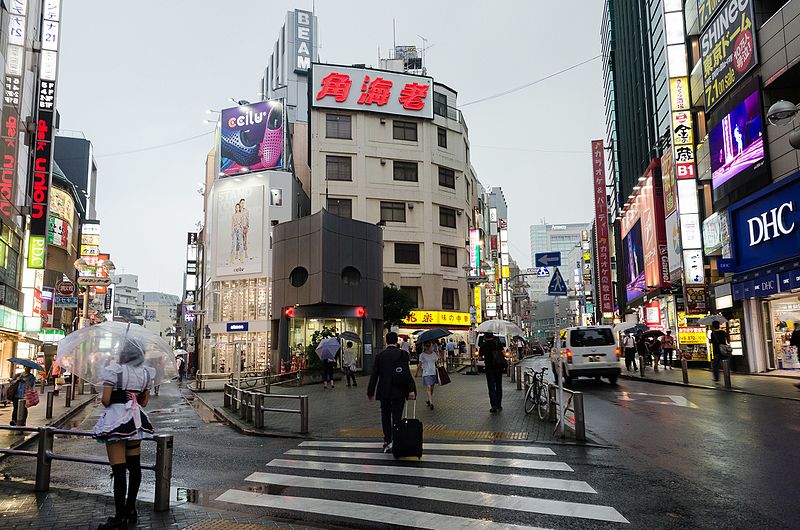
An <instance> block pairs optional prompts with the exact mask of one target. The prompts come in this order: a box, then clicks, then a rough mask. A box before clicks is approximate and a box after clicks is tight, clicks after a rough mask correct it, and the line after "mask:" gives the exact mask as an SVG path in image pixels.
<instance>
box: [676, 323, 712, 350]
mask: <svg viewBox="0 0 800 530" xmlns="http://www.w3.org/2000/svg"><path fill="white" fill-rule="evenodd" d="M678 343H680V344H681V345H685V346H689V345H695V344H703V345H704V344H705V343H706V328H703V327H696V328H690V327H684V328H682V327H679V328H678Z"/></svg>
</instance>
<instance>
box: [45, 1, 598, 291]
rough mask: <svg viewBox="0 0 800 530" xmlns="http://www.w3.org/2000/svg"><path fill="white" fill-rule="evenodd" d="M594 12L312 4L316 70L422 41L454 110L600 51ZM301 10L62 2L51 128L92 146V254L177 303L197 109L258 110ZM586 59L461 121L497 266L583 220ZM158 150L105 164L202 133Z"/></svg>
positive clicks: (591, 73) (189, 214) (590, 117)
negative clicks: (538, 229) (98, 239)
mask: <svg viewBox="0 0 800 530" xmlns="http://www.w3.org/2000/svg"><path fill="white" fill-rule="evenodd" d="M602 5H603V2H602V0H577V1H575V0H562V1H560V2H533V1H516V2H510V1H500V2H495V3H488V4H487V3H486V2H485V1H482V2H478V1H463V0H462V1H457V0H448V1H437V2H435V3H434V2H430V1H429V0H428V1H418V0H409V1H406V2H402V3H401V2H394V3H389V2H372V3H368V2H363V1H355V0H317V2H316V14H317V16H318V17H319V33H320V44H321V45H322V48H321V50H320V58H321V60H322V61H327V62H331V63H367V64H376V63H377V53H378V52H377V51H378V47H379V46H380V48H381V50H385V52H384V55H385V54H386V51H388V49H389V48H390V47H391V45H392V19H393V18H394V19H395V20H396V27H397V44H411V45H417V46H421V44H422V41H421V39H420V38H419V37H418V35H422V36H424V37H425V38H427V39H428V45H429V46H430V49H429V50H428V51H427V67H428V73H429V74H430V75H432V76H433V77H434V78H435V79H436V80H437V81H440V82H443V83H445V84H446V85H448V86H450V87H451V88H453V89H455V90H457V91H458V93H459V102H461V103H466V102H469V101H473V100H476V99H479V98H482V97H485V96H489V95H493V94H497V93H499V92H502V91H504V90H507V89H509V88H513V87H516V86H519V85H523V84H525V83H529V82H531V81H534V80H536V79H539V78H541V77H544V76H547V75H549V74H552V73H554V72H556V71H559V70H562V69H564V68H566V67H569V66H572V65H574V64H576V63H579V62H582V61H584V60H586V59H589V58H591V57H594V56H596V55H598V54H599V53H600V37H599V27H600V18H601V14H602ZM295 8H301V9H310V8H311V1H310V0H297V1H294V2H289V1H273V0H269V1H265V0H249V1H247V0H226V1H224V2H219V1H213V2H212V1H208V0H169V1H164V0H160V1H154V0H144V1H141V2H138V3H137V4H136V6H135V7H134V6H128V8H123V7H121V5H120V4H119V3H117V2H108V1H107V0H106V1H101V0H73V1H69V2H64V13H63V21H64V22H63V25H62V37H61V39H62V40H61V50H62V54H61V63H60V66H59V86H58V109H59V111H60V113H61V127H62V128H64V129H74V130H82V131H84V133H85V134H86V136H87V138H89V139H90V140H91V141H92V142H93V143H94V146H95V154H96V157H97V165H98V175H99V176H98V188H99V190H98V199H97V210H98V216H99V218H100V220H101V226H102V231H103V234H102V247H103V249H104V251H107V252H111V254H112V259H113V260H114V262H115V263H116V265H117V268H118V269H119V270H120V271H122V272H128V273H134V274H138V275H139V286H140V288H141V289H144V290H161V291H165V292H170V293H176V294H177V293H180V291H181V289H182V278H183V269H184V260H185V242H186V232H188V231H191V230H194V227H195V223H196V222H197V221H199V220H200V219H201V218H202V201H201V198H200V196H199V195H198V194H197V192H196V191H195V190H196V189H197V187H198V185H199V183H200V182H202V180H203V172H204V162H205V155H206V153H207V152H208V151H209V150H210V148H211V147H212V142H213V135H212V134H210V131H211V130H212V129H213V126H212V125H209V124H204V123H203V120H204V119H205V118H206V115H205V114H204V111H205V109H208V108H215V109H219V108H221V107H225V106H227V105H228V98H230V97H233V98H237V99H238V98H243V99H249V100H254V99H257V96H256V93H257V91H258V85H259V80H260V79H261V74H262V72H263V69H264V65H265V64H266V61H267V58H268V56H269V51H270V50H271V49H272V45H273V43H274V41H275V39H276V37H277V34H278V31H279V29H280V26H281V24H282V23H283V20H284V17H285V12H286V11H287V10H293V9H295ZM602 91H603V84H602V70H601V63H600V61H599V60H595V61H592V62H590V63H589V64H586V65H584V66H581V67H579V68H576V69H574V70H572V71H570V72H567V73H565V74H563V75H560V76H558V77H555V78H553V79H550V80H547V81H545V82H543V83H540V84H538V85H535V86H533V87H530V88H526V89H524V90H521V91H519V92H516V93H514V94H511V95H507V96H503V97H500V98H497V99H494V100H491V101H487V102H484V103H479V104H475V105H470V106H467V107H466V108H464V109H463V112H464V116H465V118H466V120H467V124H468V126H469V132H470V141H471V143H472V146H473V148H472V163H473V165H474V166H475V169H476V170H477V172H478V176H479V178H480V179H481V181H482V182H483V184H484V185H485V186H501V187H502V188H503V191H504V193H505V197H506V200H507V201H508V203H509V217H510V220H509V230H510V240H511V252H512V256H513V257H514V258H515V259H516V260H517V261H518V262H519V263H520V264H522V265H523V266H529V264H530V256H529V253H530V244H529V226H530V225H531V224H532V223H538V222H539V219H541V218H543V217H544V218H546V219H547V220H548V222H555V223H559V222H564V223H566V222H579V221H589V220H590V219H591V218H592V217H593V215H594V213H593V210H592V197H591V189H592V188H591V156H590V152H589V150H590V141H591V140H592V139H596V138H602V137H603V136H604V134H603V131H604V121H603V120H604V118H603V114H604V112H603V92H602ZM204 131H208V132H209V134H208V135H206V136H204V137H201V138H197V139H195V140H191V141H187V142H183V143H179V144H176V145H173V146H170V147H165V148H162V149H153V150H148V151H143V152H139V153H135V154H127V155H120V154H118V153H121V152H126V151H130V150H135V149H140V148H145V147H150V146H156V145H161V144H167V143H171V142H175V141H177V140H181V139H184V138H188V137H191V136H196V135H200V134H202V133H203V132H204Z"/></svg>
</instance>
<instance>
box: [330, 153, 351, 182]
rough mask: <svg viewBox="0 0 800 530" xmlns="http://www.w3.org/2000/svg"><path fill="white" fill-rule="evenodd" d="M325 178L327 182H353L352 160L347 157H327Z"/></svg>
mask: <svg viewBox="0 0 800 530" xmlns="http://www.w3.org/2000/svg"><path fill="white" fill-rule="evenodd" d="M325 178H326V179H328V180H353V159H352V158H350V157H349V156H334V155H327V156H326V157H325Z"/></svg>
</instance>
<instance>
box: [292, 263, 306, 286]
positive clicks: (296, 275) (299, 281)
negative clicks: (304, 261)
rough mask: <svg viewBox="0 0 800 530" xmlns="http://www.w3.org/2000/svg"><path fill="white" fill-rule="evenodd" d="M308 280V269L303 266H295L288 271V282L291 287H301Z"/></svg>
mask: <svg viewBox="0 0 800 530" xmlns="http://www.w3.org/2000/svg"><path fill="white" fill-rule="evenodd" d="M306 281H308V271H307V270H306V268H305V267H295V268H294V269H292V272H291V273H289V283H291V284H292V287H302V286H303V285H305V283H306Z"/></svg>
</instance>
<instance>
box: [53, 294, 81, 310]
mask: <svg viewBox="0 0 800 530" xmlns="http://www.w3.org/2000/svg"><path fill="white" fill-rule="evenodd" d="M56 307H78V297H77V296H56Z"/></svg>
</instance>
